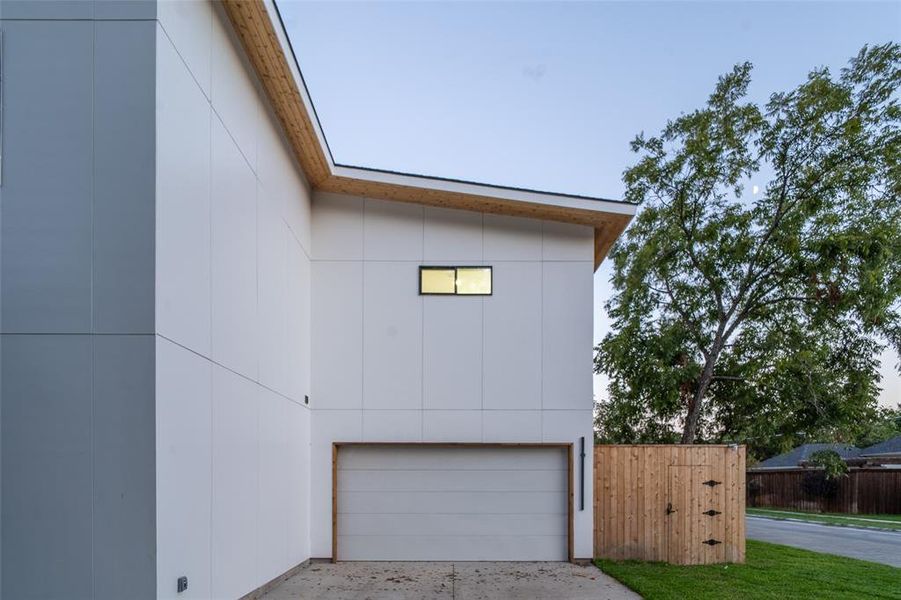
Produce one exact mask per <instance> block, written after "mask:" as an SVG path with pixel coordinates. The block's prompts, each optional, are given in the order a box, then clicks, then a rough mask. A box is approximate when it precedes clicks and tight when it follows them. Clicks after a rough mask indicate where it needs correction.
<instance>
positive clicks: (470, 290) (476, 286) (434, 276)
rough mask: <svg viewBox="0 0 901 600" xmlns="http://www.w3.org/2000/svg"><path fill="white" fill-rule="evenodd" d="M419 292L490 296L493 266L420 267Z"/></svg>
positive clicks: (426, 293) (424, 293)
mask: <svg viewBox="0 0 901 600" xmlns="http://www.w3.org/2000/svg"><path fill="white" fill-rule="evenodd" d="M419 293H420V294H422V295H430V294H437V295H457V296H490V295H491V267H419Z"/></svg>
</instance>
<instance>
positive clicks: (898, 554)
mask: <svg viewBox="0 0 901 600" xmlns="http://www.w3.org/2000/svg"><path fill="white" fill-rule="evenodd" d="M747 525H748V529H747V537H748V538H749V539H752V540H762V541H764V542H773V543H774V544H784V545H786V546H794V547H796V548H803V549H805V550H813V551H815V552H825V553H827V554H838V555H840V556H849V557H851V558H859V559H861V560H868V561H871V562H878V563H883V564H886V565H891V566H893V567H901V531H878V530H874V529H858V528H856V527H834V526H831V525H818V524H816V523H799V522H797V521H777V520H775V519H765V518H761V517H747Z"/></svg>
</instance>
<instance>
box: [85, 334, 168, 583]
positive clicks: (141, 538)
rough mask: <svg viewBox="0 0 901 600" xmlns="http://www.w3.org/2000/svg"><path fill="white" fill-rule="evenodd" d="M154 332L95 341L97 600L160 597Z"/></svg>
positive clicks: (95, 552) (95, 536)
mask: <svg viewBox="0 0 901 600" xmlns="http://www.w3.org/2000/svg"><path fill="white" fill-rule="evenodd" d="M155 345H156V339H155V336H153V335H102V336H94V428H93V429H94V442H93V462H94V514H95V515H96V517H95V521H94V598H97V599H109V600H120V599H122V598H130V599H134V600H138V599H143V598H154V597H155V596H156V504H155V497H156V492H155V490H156V471H155V465H156V437H155V431H156V428H155V404H154V389H155V377H156V373H155V361H154V357H155Z"/></svg>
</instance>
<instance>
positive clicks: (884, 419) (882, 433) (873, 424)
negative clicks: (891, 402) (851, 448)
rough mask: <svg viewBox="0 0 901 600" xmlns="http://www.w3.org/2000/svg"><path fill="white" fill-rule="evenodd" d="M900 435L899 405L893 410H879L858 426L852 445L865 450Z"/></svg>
mask: <svg viewBox="0 0 901 600" xmlns="http://www.w3.org/2000/svg"><path fill="white" fill-rule="evenodd" d="M899 435H901V405H898V406H897V407H895V408H880V409H879V410H877V411H876V414H875V415H874V417H873V418H872V419H870V420H868V421H863V422H862V423H861V425H860V428H859V432H858V434H857V437H856V438H854V445H855V446H857V447H858V448H866V447H867V446H872V445H873V444H878V443H879V442H884V441H885V440H888V439H891V438H893V437H896V436H899Z"/></svg>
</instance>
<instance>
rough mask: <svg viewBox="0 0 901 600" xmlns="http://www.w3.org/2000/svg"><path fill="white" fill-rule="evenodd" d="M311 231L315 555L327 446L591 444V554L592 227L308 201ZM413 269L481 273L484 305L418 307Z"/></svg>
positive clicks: (323, 508)
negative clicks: (487, 280)
mask: <svg viewBox="0 0 901 600" xmlns="http://www.w3.org/2000/svg"><path fill="white" fill-rule="evenodd" d="M312 235H313V267H312V273H313V283H312V285H313V301H312V307H313V329H312V334H313V341H312V347H313V353H312V355H313V359H312V372H313V380H312V396H311V406H312V409H313V430H312V444H313V449H312V461H313V463H312V474H313V481H314V482H315V484H314V485H313V490H312V503H311V510H312V513H311V514H312V521H311V524H312V548H311V550H312V555H313V556H315V557H326V556H330V555H331V459H332V456H331V444H332V442H334V441H462V442H541V441H544V442H571V443H573V444H576V453H575V454H578V439H579V437H580V436H585V438H586V444H587V450H586V454H587V456H586V461H585V467H586V473H585V483H586V486H585V510H584V511H579V510H578V505H577V506H576V512H575V518H574V527H575V539H574V551H575V556H576V557H590V556H591V554H592V547H591V546H592V518H591V506H592V500H591V485H590V483H589V482H590V481H591V464H592V458H591V457H592V452H591V448H592V445H591V442H592V403H593V399H592V387H591V385H592V382H591V377H592V374H591V373H592V368H591V367H592V364H591V359H592V279H593V237H592V236H593V232H592V230H591V229H590V228H589V227H582V226H576V225H566V224H561V223H551V222H541V221H536V220H529V219H518V218H512V217H503V216H496V215H488V214H481V213H474V212H466V211H456V210H448V209H439V208H431V207H423V206H419V205H414V204H405V203H399V202H389V201H382V200H371V199H363V198H358V197H353V196H342V195H335V194H326V193H319V192H316V193H315V195H314V201H313V228H312ZM421 264H430V265H440V264H458V265H459V264H463V265H477V264H486V265H491V266H492V267H493V273H494V294H493V295H492V296H489V297H437V296H420V295H419V294H418V267H419V265H421ZM574 458H575V460H576V461H578V456H575V457H574ZM574 466H575V474H576V479H577V481H576V489H575V490H574V491H575V497H576V502H578V496H579V481H578V463H576V465H574Z"/></svg>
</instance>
